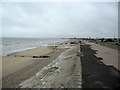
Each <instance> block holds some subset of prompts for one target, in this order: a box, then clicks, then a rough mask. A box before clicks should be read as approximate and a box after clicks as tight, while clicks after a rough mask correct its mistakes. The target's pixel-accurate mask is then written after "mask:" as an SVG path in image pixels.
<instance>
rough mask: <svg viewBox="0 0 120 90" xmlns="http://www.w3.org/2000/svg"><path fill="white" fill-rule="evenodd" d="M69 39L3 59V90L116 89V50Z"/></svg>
mask: <svg viewBox="0 0 120 90" xmlns="http://www.w3.org/2000/svg"><path fill="white" fill-rule="evenodd" d="M79 41H80V40H77V39H70V40H68V41H65V42H63V43H60V44H49V45H48V46H47V47H39V48H34V49H28V50H26V51H22V52H16V53H12V54H9V55H7V56H3V57H2V75H3V76H2V77H3V78H2V87H3V88H116V87H119V81H118V79H119V78H120V73H119V71H118V70H119V67H118V58H117V56H118V51H117V50H114V49H111V48H108V47H105V46H102V45H99V44H95V43H92V42H89V41H84V40H81V43H80V42H79Z"/></svg>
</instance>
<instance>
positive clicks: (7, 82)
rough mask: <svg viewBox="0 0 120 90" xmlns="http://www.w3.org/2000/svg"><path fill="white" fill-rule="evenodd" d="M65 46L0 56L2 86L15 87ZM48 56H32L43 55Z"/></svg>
mask: <svg viewBox="0 0 120 90" xmlns="http://www.w3.org/2000/svg"><path fill="white" fill-rule="evenodd" d="M65 50H67V49H66V48H53V47H41V48H35V49H29V50H26V51H22V52H17V53H13V54H10V55H8V56H3V57H2V78H3V79H2V80H3V82H2V86H3V88H15V87H18V84H19V83H20V82H21V81H23V80H25V79H27V78H29V77H31V76H33V75H34V74H35V73H36V72H38V71H39V70H40V69H42V68H43V67H44V66H46V65H47V64H49V63H50V62H51V61H53V60H54V59H55V58H57V57H58V56H59V55H60V54H61V53H62V52H63V51H65ZM45 55H48V56H50V57H48V58H33V56H45Z"/></svg>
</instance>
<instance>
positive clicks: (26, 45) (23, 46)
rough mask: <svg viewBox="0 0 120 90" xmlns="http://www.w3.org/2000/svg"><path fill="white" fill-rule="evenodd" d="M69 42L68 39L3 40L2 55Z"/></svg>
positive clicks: (0, 54)
mask: <svg viewBox="0 0 120 90" xmlns="http://www.w3.org/2000/svg"><path fill="white" fill-rule="evenodd" d="M64 41H67V39H53V38H52V39H48V38H2V53H0V56H6V55H8V54H11V53H15V52H20V51H24V50H27V49H32V48H37V47H45V46H47V45H48V44H56V43H62V42H64Z"/></svg>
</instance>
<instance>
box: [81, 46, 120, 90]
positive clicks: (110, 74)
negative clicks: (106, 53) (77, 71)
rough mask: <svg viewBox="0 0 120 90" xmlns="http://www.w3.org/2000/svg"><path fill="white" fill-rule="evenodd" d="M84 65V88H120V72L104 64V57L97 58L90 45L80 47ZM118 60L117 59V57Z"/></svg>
mask: <svg viewBox="0 0 120 90" xmlns="http://www.w3.org/2000/svg"><path fill="white" fill-rule="evenodd" d="M80 47H81V52H82V53H83V56H81V64H82V87H83V89H85V88H108V89H111V90H113V89H114V88H120V72H119V71H118V70H117V69H116V68H114V67H113V66H107V65H105V64H104V63H102V61H101V60H102V57H96V56H95V55H94V54H96V51H95V50H92V49H91V48H90V45H88V44H82V45H80ZM116 58H117V57H116Z"/></svg>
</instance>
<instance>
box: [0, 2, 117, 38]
mask: <svg viewBox="0 0 120 90" xmlns="http://www.w3.org/2000/svg"><path fill="white" fill-rule="evenodd" d="M0 5H1V4H0ZM1 10H2V11H1ZM117 14H118V6H117V2H116V3H115V2H111V3H110V2H109V3H108V2H106V3H105V2H103V3H100V2H97V3H95V2H91V3H82V2H76V3H73V2H72V3H70V2H66V3H65V2H64V3H62V2H58V3H55V2H50V3H48V2H47V3H42V2H35V3H33V2H23V3H20V2H19V3H15V2H11V3H4V4H2V9H0V15H2V35H3V37H42V38H47V37H63V38H66V37H98V38H99V37H114V34H115V36H116V37H117V34H118V21H117V20H118V15H117Z"/></svg>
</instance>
